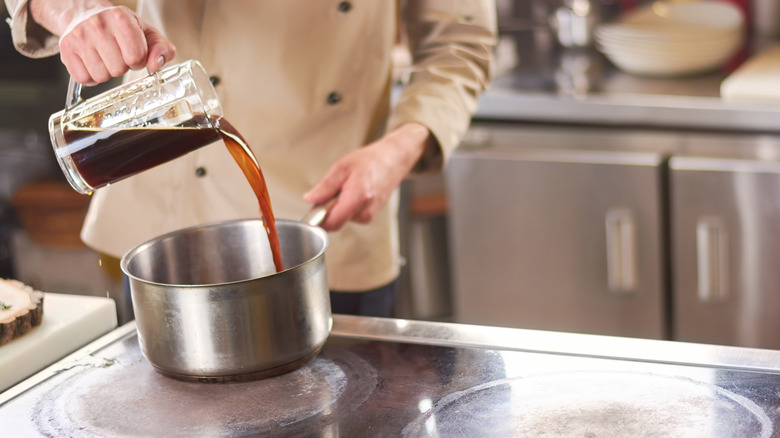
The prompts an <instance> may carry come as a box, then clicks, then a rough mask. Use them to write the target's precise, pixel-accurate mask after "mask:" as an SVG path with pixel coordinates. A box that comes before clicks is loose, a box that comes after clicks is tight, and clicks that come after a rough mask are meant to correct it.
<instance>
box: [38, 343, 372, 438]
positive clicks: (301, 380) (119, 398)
mask: <svg viewBox="0 0 780 438" xmlns="http://www.w3.org/2000/svg"><path fill="white" fill-rule="evenodd" d="M106 361H107V363H110V365H109V366H105V367H95V368H87V369H82V370H80V372H78V373H76V374H73V375H72V376H69V377H67V379H65V380H63V381H61V382H60V384H59V385H57V386H55V387H54V388H53V389H51V390H49V391H47V392H46V393H43V394H42V396H41V397H40V398H39V399H38V400H37V402H36V403H35V405H34V408H33V409H32V410H31V418H30V419H31V420H32V422H33V423H34V424H35V427H36V429H37V431H38V432H39V433H40V434H41V435H43V436H69V437H74V438H77V437H94V436H101V437H135V436H170V437H176V436H182V437H188V438H190V437H193V438H194V437H210V436H244V435H246V434H257V433H262V434H265V435H269V434H270V435H274V434H282V436H288V435H290V434H295V433H296V431H301V430H305V429H306V428H307V427H311V426H312V424H316V425H317V426H316V427H318V428H327V427H331V423H332V422H333V421H334V416H333V413H334V412H336V411H338V410H342V409H344V410H350V411H351V410H354V409H355V408H357V406H360V405H361V404H362V403H363V402H365V400H366V399H367V398H368V397H369V396H370V394H371V393H372V392H373V391H374V389H375V388H376V384H377V372H376V369H375V368H374V367H373V366H371V365H370V364H369V363H368V362H366V361H365V360H364V359H362V358H361V357H359V356H358V355H355V354H352V353H349V352H345V353H344V354H342V355H340V356H339V357H336V358H331V357H329V356H328V355H326V354H320V355H318V356H316V357H314V358H311V360H309V361H308V363H306V364H304V365H303V366H301V367H299V368H298V369H296V370H293V371H291V372H288V373H286V374H282V375H279V376H276V377H274V378H268V379H261V380H253V381H249V382H230V383H225V384H221V385H203V384H200V383H198V382H192V381H183V380H179V379H172V378H169V377H167V376H164V375H162V374H161V373H159V372H158V371H157V370H156V369H155V368H154V367H153V366H152V365H151V364H150V363H149V362H148V361H147V360H146V359H145V358H144V357H143V355H142V354H141V352H140V349H138V348H137V347H135V348H134V349H132V350H131V351H130V352H129V354H122V355H120V356H117V357H114V358H111V360H108V359H106Z"/></svg>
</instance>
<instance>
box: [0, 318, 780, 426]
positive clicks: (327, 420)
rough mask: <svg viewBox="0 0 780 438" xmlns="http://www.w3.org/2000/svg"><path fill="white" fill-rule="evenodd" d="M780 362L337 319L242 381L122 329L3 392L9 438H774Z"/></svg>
mask: <svg viewBox="0 0 780 438" xmlns="http://www.w3.org/2000/svg"><path fill="white" fill-rule="evenodd" d="M778 431H780V352H777V351H769V350H758V349H744V348H736V347H718V346H708V345H701V344H683V343H674V342H665V341H651V340H639V339H627V338H615V337H604V336H593V335H579V334H566V333H554V332H541V331H532V330H519V329H504V328H496V327H484V326H468V325H460V324H447V323H433V322H421V321H407V320H398V319H383V318H364V317H354V316H344V315H334V328H333V332H332V336H331V337H330V338H329V340H328V343H327V344H326V346H325V348H324V349H323V351H322V353H321V354H320V355H319V356H317V357H316V358H314V359H313V360H312V361H311V362H309V363H308V364H306V365H305V366H303V367H302V368H300V369H298V370H296V371H294V372H291V373H288V374H285V375H282V376H279V377H274V378H270V379H265V380H259V381H255V382H246V383H226V384H203V383H191V382H181V381H177V380H173V379H170V378H167V377H164V376H162V375H160V374H158V373H157V372H155V371H154V369H153V367H152V366H151V365H150V364H149V363H148V362H147V361H146V359H145V358H144V357H143V355H142V353H141V351H140V350H139V347H138V342H137V338H136V335H135V326H134V324H133V323H129V324H127V325H125V326H122V327H120V328H119V329H117V330H115V331H114V332H112V333H110V334H109V335H106V336H105V337H103V338H101V339H99V340H98V341H95V342H94V343H92V344H90V345H89V346H87V347H85V348H84V349H82V350H80V351H78V352H76V353H74V354H73V355H71V356H69V357H67V358H65V359H63V360H61V361H59V362H58V363H56V364H54V365H52V366H51V367H49V368H48V369H46V370H44V371H42V372H41V373H39V374H37V375H36V376H34V377H32V378H30V379H28V380H27V381H25V382H23V383H22V384H20V385H18V386H16V387H14V388H11V389H10V390H8V391H6V392H5V393H3V394H0V435H2V436H8V437H28V436H48V437H74V438H77V437H94V436H105V437H142V436H155V437H161V436H166V437H179V436H181V437H200V436H204V437H215V436H224V437H232V436H254V435H262V436H332V437H335V436H345V437H352V436H358V437H365V436H372V437H373V436H392V437H399V436H400V437H425V436H440V437H449V436H456V437H474V436H534V437H537V436H545V437H558V436H560V437H601V436H610V437H612V436H621V437H622V436H631V437H670V436H677V437H702V436H707V437H770V436H777V435H779V434H780V432H778Z"/></svg>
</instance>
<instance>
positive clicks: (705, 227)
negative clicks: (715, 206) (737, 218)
mask: <svg viewBox="0 0 780 438" xmlns="http://www.w3.org/2000/svg"><path fill="white" fill-rule="evenodd" d="M727 237H728V236H727V233H726V226H725V224H724V223H723V221H722V220H721V219H719V218H712V217H709V218H700V219H699V220H698V221H697V222H696V256H697V258H696V265H697V272H698V292H699V300H701V301H705V302H718V301H723V300H725V299H726V298H727V297H728V238H727Z"/></svg>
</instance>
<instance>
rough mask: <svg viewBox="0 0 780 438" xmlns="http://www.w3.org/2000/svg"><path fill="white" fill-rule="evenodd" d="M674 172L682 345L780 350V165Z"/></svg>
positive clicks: (719, 164) (696, 163)
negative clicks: (699, 343)
mask: <svg viewBox="0 0 780 438" xmlns="http://www.w3.org/2000/svg"><path fill="white" fill-rule="evenodd" d="M775 149H776V148H775ZM767 152H768V151H767ZM669 166H670V169H671V170H670V180H671V183H670V190H671V212H672V215H671V218H672V220H671V228H672V238H673V246H672V260H673V275H672V278H673V285H672V286H673V297H674V299H673V312H674V319H673V332H674V338H675V339H677V340H683V341H691V342H707V343H717V344H729V345H742V346H748V347H761V348H780V336H778V333H780V294H777V293H776V292H777V291H778V290H780V274H779V272H780V271H778V265H777V261H778V260H780V240H779V239H780V237H779V236H780V233H778V231H780V225H778V224H780V162H778V161H776V160H761V159H759V158H758V157H756V158H754V159H753V160H748V159H740V160H736V159H735V160H726V159H710V158H699V157H695V156H676V157H672V158H671V159H670V161H669ZM705 231H706V232H705Z"/></svg>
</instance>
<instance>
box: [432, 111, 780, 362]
mask: <svg viewBox="0 0 780 438" xmlns="http://www.w3.org/2000/svg"><path fill="white" fill-rule="evenodd" d="M448 166H449V167H448V168H447V171H446V174H445V175H446V181H447V195H448V197H449V202H450V209H449V223H448V229H449V233H450V235H449V244H450V251H451V255H450V257H451V268H450V269H451V278H452V292H453V306H454V319H455V320H456V321H459V322H465V323H476V324H493V325H503V326H513V327H522V328H532V329H546V330H559V331H573V332H582V333H596V334H606V335H619V336H634V337H646V338H665V339H674V340H680V341H691V342H704V343H715V344H724V345H739V346H749V347H763V348H780V138H779V137H777V136H760V135H746V134H725V133H720V134H706V133H701V132H683V131H678V132H673V131H658V130H631V129H617V128H610V129H596V128H589V127H561V126H531V125H519V124H506V125H502V124H488V123H481V124H475V125H474V126H473V129H472V130H471V132H470V134H469V136H467V139H466V141H465V142H464V144H463V146H462V147H461V148H459V149H458V150H457V151H456V152H455V153H454V154H453V156H452V159H451V161H450V163H449V165H448Z"/></svg>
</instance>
